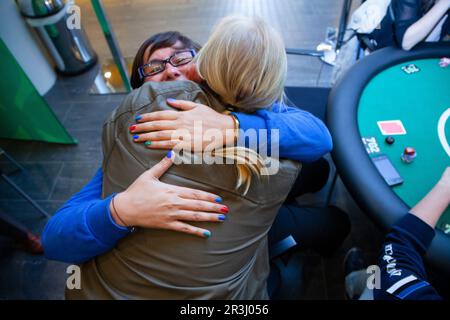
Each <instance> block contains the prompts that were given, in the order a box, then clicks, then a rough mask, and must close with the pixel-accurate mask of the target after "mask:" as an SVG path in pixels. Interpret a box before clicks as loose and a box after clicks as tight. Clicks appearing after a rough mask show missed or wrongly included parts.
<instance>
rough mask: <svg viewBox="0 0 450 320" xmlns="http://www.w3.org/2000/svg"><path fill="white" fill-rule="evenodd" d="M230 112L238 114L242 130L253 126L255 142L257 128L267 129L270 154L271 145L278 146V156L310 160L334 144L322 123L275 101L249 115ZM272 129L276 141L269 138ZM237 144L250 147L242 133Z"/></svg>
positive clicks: (258, 130)
mask: <svg viewBox="0 0 450 320" xmlns="http://www.w3.org/2000/svg"><path fill="white" fill-rule="evenodd" d="M233 114H234V115H236V117H237V118H238V120H239V122H240V128H241V129H242V130H243V131H247V130H249V131H251V130H252V129H253V130H256V134H257V138H258V140H257V141H258V146H259V145H260V143H259V142H260V136H259V132H260V130H261V129H263V130H266V131H265V132H266V133H267V145H268V149H269V150H268V154H269V155H270V154H271V153H272V152H271V151H272V150H271V148H270V147H271V146H272V147H278V148H279V156H280V158H287V159H292V160H298V161H304V162H313V161H315V160H318V159H319V158H320V157H322V156H323V155H325V154H326V153H328V152H330V151H331V149H332V148H333V143H332V140H331V135H330V132H329V131H328V129H327V127H326V126H325V124H324V123H323V122H322V121H321V120H320V119H318V118H316V117H315V116H313V115H312V114H311V113H309V112H307V111H304V110H300V109H298V108H294V107H287V106H280V105H278V104H276V105H274V106H273V108H272V110H258V111H257V112H256V113H254V114H251V115H249V114H245V113H239V112H236V113H233ZM271 130H278V134H279V139H278V141H271V136H272V134H271ZM262 132H264V131H262ZM240 144H241V145H245V146H246V147H250V146H249V145H248V141H246V139H245V137H243V136H240ZM261 145H265V144H261ZM258 151H260V150H258Z"/></svg>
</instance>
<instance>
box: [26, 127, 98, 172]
mask: <svg viewBox="0 0 450 320" xmlns="http://www.w3.org/2000/svg"><path fill="white" fill-rule="evenodd" d="M101 132H102V128H101V126H98V127H94V128H92V129H90V130H70V133H71V135H72V136H73V137H74V138H75V139H77V141H78V144H77V145H62V144H50V143H44V142H36V144H35V145H34V147H33V150H32V152H31V153H30V155H29V158H28V159H29V160H30V161H36V162H38V161H47V162H53V161H68V162H70V161H73V162H89V161H92V162H98V163H100V161H101V158H102V153H101Z"/></svg>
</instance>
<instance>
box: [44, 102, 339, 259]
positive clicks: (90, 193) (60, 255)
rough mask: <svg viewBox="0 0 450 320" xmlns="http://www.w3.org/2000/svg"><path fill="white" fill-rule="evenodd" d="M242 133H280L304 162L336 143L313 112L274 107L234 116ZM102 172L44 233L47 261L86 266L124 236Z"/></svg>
mask: <svg viewBox="0 0 450 320" xmlns="http://www.w3.org/2000/svg"><path fill="white" fill-rule="evenodd" d="M234 114H235V115H236V116H237V118H238V120H239V122H240V127H241V129H243V130H247V129H250V128H253V129H256V130H259V129H266V130H267V131H268V133H269V134H270V130H271V129H279V140H280V142H279V156H280V157H282V158H289V159H294V160H299V161H304V162H310V161H314V160H317V159H319V158H320V157H321V156H323V155H324V154H326V153H327V152H329V151H331V149H332V140H331V136H330V133H329V131H328V129H327V128H326V126H325V125H324V123H323V122H322V121H321V120H319V119H318V118H316V117H314V116H313V115H312V114H310V113H309V112H306V111H303V110H300V109H297V108H293V107H284V106H283V107H281V106H279V105H274V106H273V108H272V111H267V110H260V111H258V112H256V114H254V115H247V114H243V113H234ZM102 180H103V173H102V171H101V169H99V170H98V171H97V173H96V174H95V176H94V178H93V179H92V180H91V181H90V182H89V183H88V184H87V185H86V186H85V187H84V188H83V189H82V190H81V191H80V192H78V193H77V194H75V195H74V196H72V197H71V198H70V199H69V200H68V201H67V202H66V203H65V204H64V206H63V207H61V208H60V209H59V210H58V211H57V212H56V213H55V215H54V216H53V217H52V218H51V219H50V220H49V221H48V223H47V224H46V226H45V228H44V231H43V234H42V244H43V246H44V253H45V256H46V257H47V258H48V259H53V260H60V261H64V262H69V263H82V262H85V261H87V260H89V259H91V258H93V257H95V256H98V255H100V254H103V253H105V252H107V251H109V250H110V249H111V248H113V247H114V246H115V244H116V243H117V241H118V240H120V239H122V238H123V237H125V236H126V235H127V234H128V233H129V231H128V229H127V228H124V227H121V226H119V225H117V224H116V223H115V222H114V221H113V219H112V218H111V214H110V211H109V203H110V201H111V196H110V197H108V198H106V199H101V190H102Z"/></svg>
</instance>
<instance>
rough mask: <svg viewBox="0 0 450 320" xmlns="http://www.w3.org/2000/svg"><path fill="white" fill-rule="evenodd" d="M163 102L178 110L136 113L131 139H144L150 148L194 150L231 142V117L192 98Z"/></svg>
mask: <svg viewBox="0 0 450 320" xmlns="http://www.w3.org/2000/svg"><path fill="white" fill-rule="evenodd" d="M167 103H168V104H169V105H170V106H172V107H174V108H177V109H179V110H180V111H172V110H164V111H156V112H152V113H143V114H141V115H139V116H137V117H136V122H137V124H136V125H133V126H131V127H130V132H131V134H133V135H134V136H135V138H134V141H135V142H144V143H145V145H146V146H147V147H148V148H150V149H174V148H183V149H185V150H187V149H188V150H191V148H192V149H193V150H194V151H202V150H204V149H205V148H206V147H208V149H209V148H218V147H222V146H225V145H233V144H234V140H235V132H234V130H233V129H234V125H235V124H234V120H233V118H232V116H230V115H226V114H222V113H218V112H216V111H215V110H213V109H212V108H210V107H208V106H206V105H203V104H200V103H195V102H192V101H185V100H174V99H167ZM212 130H215V131H212ZM208 131H209V132H208ZM218 135H221V139H218V138H217V136H218ZM211 136H213V137H214V138H212V139H211Z"/></svg>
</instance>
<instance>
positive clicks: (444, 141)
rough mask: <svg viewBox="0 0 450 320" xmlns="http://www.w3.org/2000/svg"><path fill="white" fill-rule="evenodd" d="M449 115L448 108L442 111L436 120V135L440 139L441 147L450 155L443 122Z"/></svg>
mask: <svg viewBox="0 0 450 320" xmlns="http://www.w3.org/2000/svg"><path fill="white" fill-rule="evenodd" d="M449 117H450V108H448V109H447V110H445V111H444V113H443V114H442V115H441V117H440V118H439V122H438V127H437V129H438V136H439V140H440V141H441V144H442V147H443V148H444V150H445V152H447V155H448V156H449V157H450V145H449V144H448V141H447V137H446V136H445V123H446V122H447V119H448V118H449Z"/></svg>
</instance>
